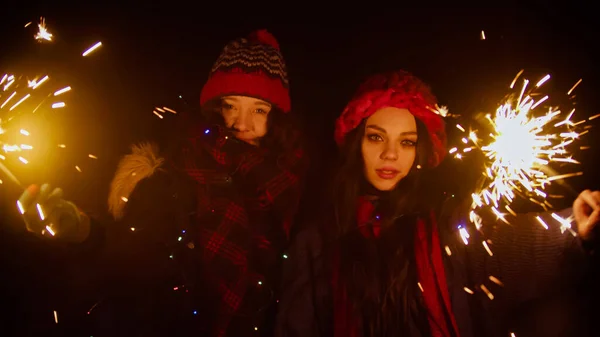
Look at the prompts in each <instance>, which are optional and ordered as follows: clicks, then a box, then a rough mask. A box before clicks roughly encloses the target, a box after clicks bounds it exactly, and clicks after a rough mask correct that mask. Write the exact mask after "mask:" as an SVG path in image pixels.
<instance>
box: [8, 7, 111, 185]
mask: <svg viewBox="0 0 600 337" xmlns="http://www.w3.org/2000/svg"><path fill="white" fill-rule="evenodd" d="M30 25H31V26H32V27H35V26H33V25H32V24H31V23H28V24H26V25H25V27H28V26H30ZM37 28H38V30H37V32H36V34H35V35H34V39H35V40H37V41H39V42H53V34H52V33H51V32H50V31H49V30H48V28H47V26H46V20H45V19H44V18H43V17H42V18H40V22H39V23H38V24H37ZM101 45H102V42H97V43H96V44H94V45H93V46H92V47H90V48H88V49H87V50H86V51H85V52H83V56H88V55H89V54H90V53H92V52H93V51H94V50H97V49H98V48H99V47H100V46H101ZM74 91H76V90H74V89H73V88H71V86H69V85H64V84H61V79H60V76H59V77H58V78H55V77H54V75H52V74H41V76H35V77H28V76H26V75H19V74H10V73H7V74H4V75H3V76H2V77H1V78H0V160H1V161H5V163H6V165H5V163H0V170H1V171H3V172H4V173H5V174H6V175H7V176H8V177H9V178H10V179H11V180H12V181H13V182H15V183H17V184H18V185H20V182H19V180H18V179H17V178H16V177H15V175H14V174H12V173H11V171H10V170H9V167H11V168H12V166H11V165H12V164H13V163H17V164H19V163H21V164H28V163H29V162H30V156H31V155H32V152H31V151H32V150H36V149H37V148H38V147H37V146H36V143H40V144H42V143H44V140H43V139H40V137H36V135H35V134H32V133H30V131H35V130H30V129H29V127H28V126H26V127H25V128H22V126H23V125H24V123H26V124H27V123H29V122H32V118H31V115H32V114H34V113H37V112H38V111H39V113H40V115H43V114H45V113H49V112H50V111H52V109H62V108H67V107H68V101H69V100H70V99H71V98H72V93H73V92H74ZM55 113H56V112H55ZM23 117H25V118H23ZM23 120H27V122H23ZM27 125H28V124H27ZM29 126H31V125H29ZM34 129H35V128H34ZM30 136H31V139H30V140H31V141H33V144H34V145H33V146H32V145H30V144H32V143H31V142H28V141H27V138H28V137H30ZM59 147H63V148H64V147H65V146H64V145H62V144H61V145H59ZM90 158H94V159H95V156H93V157H90ZM9 162H10V164H9ZM75 169H76V170H78V171H80V172H81V169H80V168H79V167H78V166H76V167H75Z"/></svg>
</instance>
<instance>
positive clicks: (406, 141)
mask: <svg viewBox="0 0 600 337" xmlns="http://www.w3.org/2000/svg"><path fill="white" fill-rule="evenodd" d="M402 145H405V146H416V145H417V142H415V141H412V140H408V139H405V140H403V141H402Z"/></svg>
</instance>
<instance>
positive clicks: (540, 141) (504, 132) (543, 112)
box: [450, 71, 592, 231]
mask: <svg viewBox="0 0 600 337" xmlns="http://www.w3.org/2000/svg"><path fill="white" fill-rule="evenodd" d="M522 73H523V71H521V72H519V74H517V76H516V77H515V80H513V82H512V83H511V86H510V88H511V89H513V88H514V85H515V84H516V82H517V80H518V78H519V76H520V75H521V74H522ZM549 79H550V75H546V76H545V77H543V78H542V79H541V80H539V81H538V82H537V83H536V84H535V85H534V86H530V82H529V80H527V79H524V80H523V85H522V86H521V87H520V89H519V90H518V92H516V93H513V94H511V95H509V96H508V97H507V98H506V99H505V101H504V102H503V103H501V104H500V106H499V107H498V108H497V110H496V112H495V114H494V115H490V114H488V115H486V116H485V121H486V124H487V125H488V126H489V127H488V128H486V131H483V132H478V131H477V130H469V131H467V130H466V129H465V128H464V127H462V126H461V125H460V124H457V128H458V129H459V130H461V131H462V132H464V133H466V134H467V135H466V137H464V138H462V142H463V143H464V144H465V146H464V147H463V148H462V149H459V148H457V147H455V148H452V149H451V150H450V153H451V154H453V155H454V156H455V157H456V158H461V157H462V156H463V155H464V154H465V153H467V152H470V151H472V150H476V149H477V150H480V151H481V152H482V153H483V154H484V156H485V159H486V162H485V168H484V172H483V174H484V178H483V181H482V184H481V186H480V188H479V189H478V190H477V191H476V192H475V193H473V194H472V198H473V203H472V211H471V213H470V221H471V222H472V223H474V224H475V226H476V227H477V229H480V228H481V226H482V220H481V217H480V216H479V214H478V212H479V211H480V210H481V209H484V208H486V209H489V210H491V211H492V212H493V213H494V214H495V215H496V217H497V218H498V219H500V220H502V221H504V222H506V223H508V220H507V219H506V215H507V213H506V212H508V213H509V214H512V215H516V214H515V212H514V211H513V210H512V209H511V208H510V205H511V204H512V203H513V201H515V199H516V198H517V196H521V197H524V198H525V199H528V200H529V201H531V202H534V203H536V204H538V205H540V206H542V207H543V208H544V209H550V208H552V205H551V204H550V203H549V202H548V200H547V197H548V194H547V192H546V188H547V187H548V186H549V185H550V184H551V182H552V181H555V180H559V179H565V178H568V177H572V176H577V175H581V174H582V173H581V172H572V173H568V174H562V175H557V174H555V173H554V171H553V170H552V169H550V168H549V166H548V165H549V164H550V163H551V162H555V163H567V164H578V162H577V161H576V160H575V159H573V156H572V154H571V152H570V151H569V147H570V146H571V145H573V144H574V143H575V141H576V140H578V139H579V137H580V136H582V135H584V134H585V133H587V132H588V130H585V131H582V132H578V130H580V129H581V128H580V125H581V124H582V123H585V122H586V120H582V121H577V122H574V121H572V118H573V115H574V113H575V109H572V110H570V111H569V113H568V114H566V116H565V115H564V114H563V113H562V111H561V110H560V109H559V108H557V107H553V106H549V105H542V104H543V103H546V102H547V101H548V99H549V96H547V95H545V96H542V95H539V94H538V93H537V92H536V90H537V89H539V88H540V87H541V86H542V85H543V84H544V83H545V82H546V81H548V80H549ZM580 82H581V81H579V82H577V84H579V83H580ZM572 90H573V89H571V90H569V94H570V93H571V92H572ZM534 97H541V98H539V99H538V98H534ZM590 119H592V118H590ZM488 130H489V131H488ZM484 133H485V134H484ZM488 133H489V134H488ZM553 217H554V215H553ZM555 220H557V221H558V222H559V223H560V225H561V228H562V230H563V231H564V230H566V229H569V228H570V219H562V218H561V219H556V218H555ZM546 227H547V226H546Z"/></svg>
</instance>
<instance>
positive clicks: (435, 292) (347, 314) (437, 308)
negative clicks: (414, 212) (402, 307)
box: [332, 197, 459, 337]
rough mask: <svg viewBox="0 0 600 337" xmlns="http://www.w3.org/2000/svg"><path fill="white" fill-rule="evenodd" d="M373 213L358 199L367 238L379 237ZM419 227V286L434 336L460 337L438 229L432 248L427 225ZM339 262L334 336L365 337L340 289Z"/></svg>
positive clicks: (370, 206)
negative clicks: (447, 316)
mask: <svg viewBox="0 0 600 337" xmlns="http://www.w3.org/2000/svg"><path fill="white" fill-rule="evenodd" d="M374 211H375V206H374V205H373V203H372V202H371V201H370V200H369V199H367V198H364V197H361V198H360V199H359V203H358V208H357V223H358V226H359V230H360V231H361V233H362V234H363V235H364V236H375V237H377V236H379V233H380V221H379V219H378V218H374V216H373V212H374ZM417 226H418V228H417V233H416V235H415V240H416V241H415V243H416V244H415V249H416V252H415V257H416V264H417V275H418V278H419V283H420V285H421V287H423V300H424V302H425V307H426V308H427V311H428V312H429V315H428V318H429V327H430V329H431V336H432V337H450V336H456V337H458V336H459V334H458V327H457V325H456V320H455V318H454V315H453V313H452V307H451V304H450V295H449V293H448V289H447V286H446V284H447V283H446V274H445V271H444V265H443V261H442V252H441V246H440V241H439V237H438V232H437V228H436V226H435V225H434V226H433V232H432V240H431V244H432V247H429V240H427V231H426V229H425V222H424V221H423V220H419V221H418V224H417ZM429 252H431V258H430V257H429ZM340 258H341V256H339V254H337V256H336V257H335V261H334V263H335V264H334V265H336V266H338V267H337V268H335V269H334V273H333V279H332V284H333V288H334V311H335V312H334V321H335V323H334V336H335V337H358V336H361V335H362V333H361V331H360V319H358V318H357V317H356V313H355V312H354V311H353V309H352V305H351V304H350V302H349V299H348V296H347V293H346V291H345V288H344V286H340V284H342V283H340V279H339V277H340V275H339V263H340V260H339V259H340ZM436 276H437V278H436ZM445 311H447V312H448V313H449V314H450V317H449V320H450V322H451V324H448V323H447V319H446V314H445Z"/></svg>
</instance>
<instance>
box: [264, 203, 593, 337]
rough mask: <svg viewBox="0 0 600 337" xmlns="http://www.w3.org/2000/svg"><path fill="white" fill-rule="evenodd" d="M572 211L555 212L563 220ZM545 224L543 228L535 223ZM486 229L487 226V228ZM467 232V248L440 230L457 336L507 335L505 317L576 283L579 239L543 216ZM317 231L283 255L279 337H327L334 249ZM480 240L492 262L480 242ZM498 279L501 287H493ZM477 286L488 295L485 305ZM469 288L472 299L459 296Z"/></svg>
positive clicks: (454, 234)
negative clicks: (284, 265)
mask: <svg viewBox="0 0 600 337" xmlns="http://www.w3.org/2000/svg"><path fill="white" fill-rule="evenodd" d="M570 211H571V210H570V209H567V210H564V211H562V212H559V215H561V216H563V217H564V218H566V217H567V215H569V213H570ZM538 215H539V216H540V217H541V218H542V219H544V220H545V221H546V223H548V224H549V226H550V228H549V229H548V230H545V229H544V228H543V227H542V226H541V225H540V224H539V222H538V221H537V220H536V216H538ZM488 223H489V222H488ZM510 223H511V224H510V225H507V224H504V223H500V222H499V221H498V223H497V224H496V225H495V226H489V227H485V226H484V228H487V230H486V231H485V232H484V233H483V234H482V235H481V234H478V233H477V232H474V231H471V237H470V238H469V244H468V245H465V244H464V243H463V241H462V239H461V237H460V235H459V233H458V230H457V229H447V230H443V229H441V230H440V236H441V238H440V240H441V245H442V246H443V247H442V252H444V251H445V250H446V247H448V249H449V251H450V253H451V255H448V254H447V253H446V254H443V255H444V265H445V272H446V275H447V280H448V281H447V283H448V284H447V287H448V291H449V294H450V297H451V305H452V310H453V313H454V316H455V318H456V321H457V324H458V328H459V332H460V336H461V337H479V336H507V335H508V334H509V332H508V331H507V328H506V323H507V322H506V319H507V317H509V316H510V314H511V310H514V309H515V308H517V306H518V305H519V304H521V303H523V302H525V301H528V300H531V299H534V298H539V297H541V296H543V295H545V294H549V293H550V292H551V291H553V290H556V289H559V288H560V287H561V286H566V285H572V284H573V282H574V281H575V280H578V279H580V277H581V276H582V275H583V270H585V266H586V262H587V261H586V260H587V259H585V258H584V256H585V254H584V251H585V250H584V249H583V248H582V244H581V241H580V240H579V239H578V238H576V237H574V236H573V235H571V234H570V233H569V232H565V233H561V231H560V229H559V227H560V226H559V225H558V223H557V222H556V221H555V220H552V218H551V216H550V214H549V213H545V214H535V213H528V214H522V215H519V216H518V217H515V218H512V219H511V220H510ZM326 237H327V236H326V235H323V231H322V230H320V229H319V228H318V227H317V226H312V227H308V228H306V229H305V230H303V231H301V232H300V233H299V234H298V236H297V237H296V239H295V240H294V242H293V244H292V245H291V247H290V249H289V251H288V253H287V255H288V257H289V258H288V260H287V262H286V267H285V276H284V286H283V288H284V290H285V291H284V293H283V294H282V298H281V302H280V312H279V315H278V322H277V334H276V335H277V336H279V337H317V336H319V337H325V336H332V335H333V304H332V298H333V297H332V296H333V295H332V286H331V273H330V272H331V270H332V265H331V258H330V256H331V253H330V252H329V251H328V248H330V247H335V244H334V243H333V242H331V241H328V240H327V239H325V238H326ZM483 238H485V239H486V240H487V241H488V242H489V244H488V246H489V248H490V249H491V251H492V254H493V256H490V254H489V253H488V252H487V251H486V249H485V247H484V246H483V244H482V239H483ZM490 276H494V277H495V278H496V279H498V280H500V281H501V283H502V286H500V285H498V284H496V283H494V282H492V281H491V279H490ZM482 285H483V286H484V287H485V289H487V290H488V291H489V293H490V294H491V295H492V296H493V300H490V298H489V297H488V295H487V294H486V292H484V291H483V288H482ZM465 287H467V288H468V289H469V290H470V291H473V292H474V294H469V293H467V291H466V290H465Z"/></svg>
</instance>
